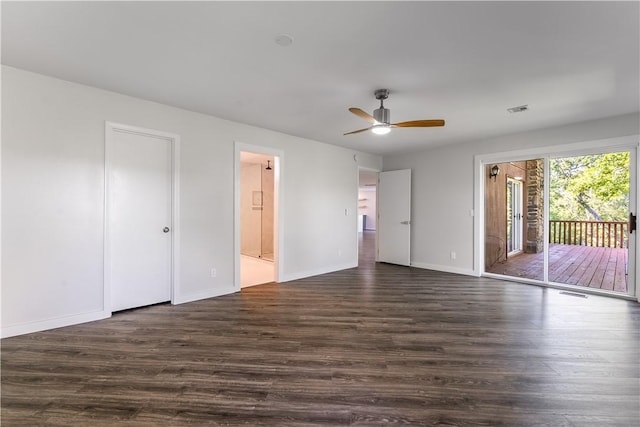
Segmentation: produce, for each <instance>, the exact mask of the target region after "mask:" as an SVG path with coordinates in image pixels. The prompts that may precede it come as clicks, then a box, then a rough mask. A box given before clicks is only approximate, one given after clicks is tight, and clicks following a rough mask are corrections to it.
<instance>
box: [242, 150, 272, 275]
mask: <svg viewBox="0 0 640 427" xmlns="http://www.w3.org/2000/svg"><path fill="white" fill-rule="evenodd" d="M276 159H277V157H276V156H274V155H270V154H264V153H254V152H249V151H241V152H240V186H239V198H240V206H239V214H240V218H239V221H240V287H241V288H244V287H247V286H254V285H260V284H263V283H270V282H274V281H276V262H277V260H276V233H277V227H276V224H277V221H276V218H277V211H278V209H277V191H276V181H277V166H278V162H277V161H276Z"/></svg>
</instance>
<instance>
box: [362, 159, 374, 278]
mask: <svg viewBox="0 0 640 427" xmlns="http://www.w3.org/2000/svg"><path fill="white" fill-rule="evenodd" d="M377 223H378V172H377V171H373V170H368V169H363V168H360V169H359V170H358V265H359V266H363V265H373V264H375V262H376V254H377V249H376V248H377V227H378V224H377Z"/></svg>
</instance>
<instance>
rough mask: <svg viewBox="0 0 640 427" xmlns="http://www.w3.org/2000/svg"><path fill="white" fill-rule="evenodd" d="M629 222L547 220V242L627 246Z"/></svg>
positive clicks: (613, 246)
mask: <svg viewBox="0 0 640 427" xmlns="http://www.w3.org/2000/svg"><path fill="white" fill-rule="evenodd" d="M628 228H629V224H628V223H626V222H620V221H569V220H550V221H549V243H560V244H564V245H580V246H597V247H602V248H628V247H629V244H628V238H629V237H628V236H629V234H628Z"/></svg>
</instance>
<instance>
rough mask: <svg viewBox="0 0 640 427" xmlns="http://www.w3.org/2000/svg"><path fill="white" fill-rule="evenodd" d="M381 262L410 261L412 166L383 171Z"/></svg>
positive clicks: (380, 220)
mask: <svg viewBox="0 0 640 427" xmlns="http://www.w3.org/2000/svg"><path fill="white" fill-rule="evenodd" d="M379 179H380V182H379V186H378V261H380V262H388V263H390V264H399V265H406V266H409V265H410V264H411V258H410V248H411V169H404V170H397V171H389V172H380V174H379Z"/></svg>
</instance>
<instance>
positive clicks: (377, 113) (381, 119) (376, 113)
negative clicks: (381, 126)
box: [373, 107, 391, 124]
mask: <svg viewBox="0 0 640 427" xmlns="http://www.w3.org/2000/svg"><path fill="white" fill-rule="evenodd" d="M373 118H374V119H376V121H377V122H378V123H385V124H389V123H391V112H390V111H389V109H388V108H383V107H380V108H378V109H376V110H373Z"/></svg>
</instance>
